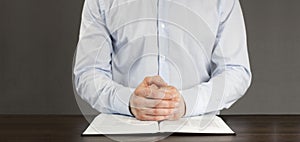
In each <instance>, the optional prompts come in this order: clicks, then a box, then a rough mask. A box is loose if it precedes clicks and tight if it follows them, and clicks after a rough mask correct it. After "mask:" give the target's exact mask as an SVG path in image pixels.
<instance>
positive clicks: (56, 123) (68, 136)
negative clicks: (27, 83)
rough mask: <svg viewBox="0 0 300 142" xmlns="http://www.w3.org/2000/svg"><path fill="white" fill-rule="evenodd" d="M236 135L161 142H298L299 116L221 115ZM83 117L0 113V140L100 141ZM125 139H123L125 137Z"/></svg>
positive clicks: (15, 141)
mask: <svg viewBox="0 0 300 142" xmlns="http://www.w3.org/2000/svg"><path fill="white" fill-rule="evenodd" d="M222 118H223V119H224V120H225V122H226V123H227V124H228V125H229V126H230V127H231V128H232V129H233V130H234V131H235V132H236V133H237V134H236V135H235V136H233V135H229V136H224V135H223V136H220V135H219V136H212V135H211V136H208V135H207V136H204V135H201V136H197V135H192V136H191V135H190V136H178V135H172V136H170V137H168V138H166V139H163V140H161V141H163V142H183V141H185V142H189V141H191V142H192V141H195V142H196V141H197V142H300V116H280V115H277V116H254V115H252V116H222ZM87 126H88V122H87V121H86V119H85V118H84V117H83V116H61V115H0V142H10V141H12V142H99V141H112V140H111V139H109V138H107V137H105V136H84V137H83V136H81V133H82V132H83V130H84V129H85V128H86V127H87ZM124 140H126V139H124Z"/></svg>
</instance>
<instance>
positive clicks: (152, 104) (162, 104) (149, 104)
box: [144, 99, 179, 108]
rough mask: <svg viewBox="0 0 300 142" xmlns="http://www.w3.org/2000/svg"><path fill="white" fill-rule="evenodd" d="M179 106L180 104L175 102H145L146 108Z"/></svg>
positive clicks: (153, 100)
mask: <svg viewBox="0 0 300 142" xmlns="http://www.w3.org/2000/svg"><path fill="white" fill-rule="evenodd" d="M178 105H179V102H177V101H173V100H156V99H147V100H145V101H144V107H147V108H175V107H178Z"/></svg>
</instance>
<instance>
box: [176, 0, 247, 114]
mask: <svg viewBox="0 0 300 142" xmlns="http://www.w3.org/2000/svg"><path fill="white" fill-rule="evenodd" d="M221 2H222V3H221V5H220V9H221V12H220V25H219V30H218V34H217V38H216V41H215V45H214V49H213V51H212V58H211V70H212V73H211V78H210V80H209V81H207V82H204V83H201V84H199V85H197V86H194V87H192V88H190V89H186V90H182V91H181V94H182V96H183V98H184V100H185V102H186V115H185V116H195V115H200V114H205V113H211V112H217V111H219V110H222V109H224V108H229V107H230V106H231V105H232V104H233V103H234V102H236V101H237V100H238V99H239V98H240V97H242V96H243V95H244V94H245V92H246V90H247V89H248V87H249V86H250V83H251V72H250V65H249V59H248V51H247V42H246V30H245V24H244V19H243V14H242V10H241V7H240V3H239V1H238V0H229V1H227V0H226V1H222V0H221Z"/></svg>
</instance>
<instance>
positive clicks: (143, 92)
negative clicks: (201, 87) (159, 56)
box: [129, 76, 185, 121]
mask: <svg viewBox="0 0 300 142" xmlns="http://www.w3.org/2000/svg"><path fill="white" fill-rule="evenodd" d="M129 108H130V110H131V113H132V114H133V115H134V116H135V117H136V119H139V120H144V121H162V120H178V119H179V118H181V117H182V116H184V114H185V102H184V99H183V97H182V96H181V95H180V93H179V91H178V90H177V89H176V88H175V87H173V86H169V85H168V84H167V83H166V82H165V81H164V80H163V79H162V78H161V77H160V76H153V77H146V78H145V79H144V80H143V82H142V83H141V84H140V85H139V86H138V87H137V88H136V89H135V91H134V93H133V94H132V95H131V97H130V107H129Z"/></svg>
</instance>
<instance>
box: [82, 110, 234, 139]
mask: <svg viewBox="0 0 300 142" xmlns="http://www.w3.org/2000/svg"><path fill="white" fill-rule="evenodd" d="M173 132H176V133H200V134H234V132H233V131H232V130H231V129H230V128H229V127H228V126H227V125H226V123H225V122H224V121H223V120H222V119H221V118H220V117H218V116H205V115H202V116H195V117H190V118H181V119H179V120H177V121H169V120H165V121H161V122H157V121H139V120H137V119H135V118H133V117H129V116H123V115H113V114H99V115H98V116H97V117H96V118H95V119H94V120H93V121H92V123H91V124H90V126H89V127H88V128H87V129H86V130H85V131H84V132H83V134H82V135H103V134H154V133H173Z"/></svg>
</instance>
